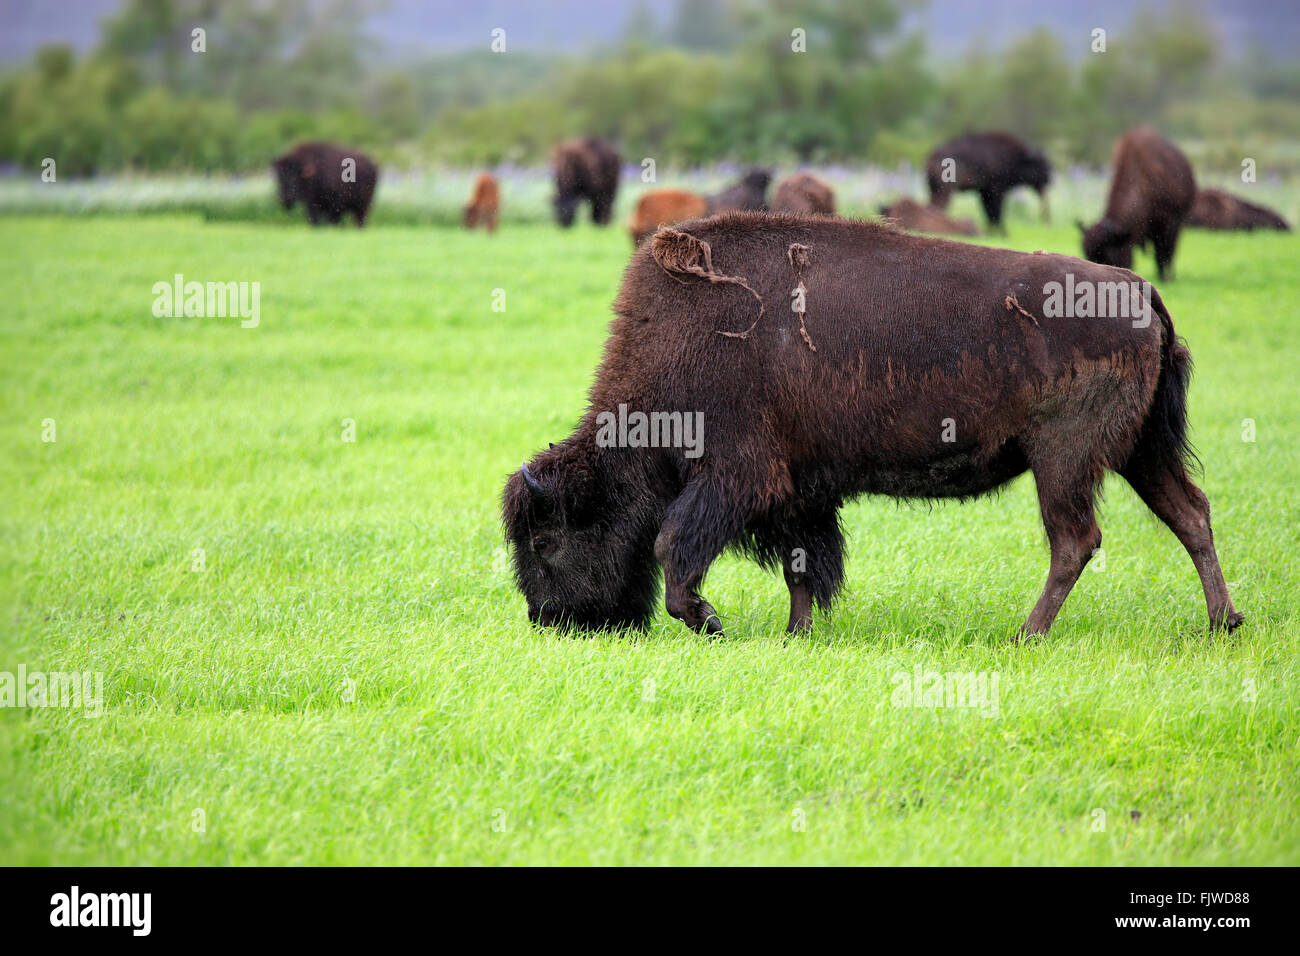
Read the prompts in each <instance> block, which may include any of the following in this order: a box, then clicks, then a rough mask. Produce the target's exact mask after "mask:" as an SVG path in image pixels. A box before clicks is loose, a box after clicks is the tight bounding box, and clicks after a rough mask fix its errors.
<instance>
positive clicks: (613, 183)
mask: <svg viewBox="0 0 1300 956" xmlns="http://www.w3.org/2000/svg"><path fill="white" fill-rule="evenodd" d="M618 164H619V157H618V151H617V150H615V149H614V147H613V146H611V145H610V144H609V143H607V142H605V141H604V140H603V139H597V138H596V137H594V136H588V137H585V138H584V139H575V140H570V141H569V142H567V143H561V144H560V145H559V146H557V147H555V155H554V157H553V165H554V166H555V218H556V221H557V222H559V224H560V225H561V226H563V227H564V228H566V229H567V228H568V227H569V226H572V225H573V220H574V217H575V216H576V215H577V212H578V206H579V205H580V204H581V203H582V202H583V201H584V200H589V201H590V202H591V221H592V222H594V223H595V224H596V225H598V226H608V225H609V220H610V217H611V216H612V215H613V214H614V197H615V196H616V195H618Z"/></svg>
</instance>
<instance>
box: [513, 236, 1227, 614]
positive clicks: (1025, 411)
mask: <svg viewBox="0 0 1300 956" xmlns="http://www.w3.org/2000/svg"><path fill="white" fill-rule="evenodd" d="M1094 287H1096V289H1097V290H1098V294H1097V295H1096V296H1095V297H1090V296H1084V295H1083V294H1082V293H1083V291H1087V290H1090V289H1093V288H1094ZM1103 287H1104V288H1105V289H1108V290H1110V292H1109V294H1107V295H1103V294H1101V292H1100V290H1101V289H1102V288H1103ZM1062 290H1068V298H1069V302H1068V303H1066V304H1067V305H1068V306H1069V307H1068V308H1062V298H1063V296H1062ZM1089 303H1091V304H1089ZM1076 305H1079V306H1081V308H1075V307H1074V306H1076ZM1118 306H1123V307H1122V308H1118ZM614 310H615V312H616V313H617V318H616V319H615V320H614V322H613V324H612V327H611V334H610V337H609V340H608V342H607V343H606V346H605V353H604V358H603V360H602V362H601V365H600V368H599V370H598V373H597V376H596V380H595V384H594V385H593V386H592V388H591V391H590V395H589V399H590V400H589V407H588V410H587V412H586V414H585V416H584V417H583V418H582V420H581V422H580V423H579V425H578V427H577V430H576V431H575V432H574V433H573V434H572V435H571V436H569V437H568V438H567V439H565V440H564V441H562V442H561V443H559V444H557V445H552V446H551V447H550V448H549V449H547V450H546V451H543V452H541V453H540V454H538V455H537V456H536V457H534V458H533V459H532V460H531V461H530V462H528V463H527V464H526V465H524V466H523V467H522V468H520V469H519V470H518V471H516V472H515V473H514V474H513V475H511V477H510V478H509V480H508V481H507V483H506V487H505V492H504V497H503V505H502V507H503V519H504V525H505V530H506V535H507V538H508V540H509V544H510V545H511V548H512V552H513V559H514V571H515V578H516V581H517V583H518V585H519V588H520V589H521V590H522V591H523V594H524V596H525V598H526V600H527V603H528V613H529V617H530V618H531V619H532V620H533V621H535V622H538V623H542V624H552V625H567V626H577V627H581V628H606V627H622V626H645V625H646V624H647V623H648V622H649V620H650V618H651V617H652V615H653V609H654V604H655V599H656V594H657V592H658V588H659V570H660V569H662V571H663V579H664V584H665V592H666V593H665V603H666V605H667V608H668V612H669V613H670V614H671V615H672V616H673V617H676V618H678V619H679V620H681V621H683V622H685V623H686V624H687V625H689V626H690V627H692V628H695V629H696V630H701V631H710V632H714V631H719V630H720V629H721V620H720V617H719V615H718V613H717V612H716V611H715V610H714V609H713V607H712V606H711V605H710V604H709V603H708V602H707V601H706V600H705V599H704V598H703V597H701V595H700V593H699V588H700V585H701V582H702V581H703V579H704V575H705V572H707V570H708V568H709V565H710V564H711V563H712V562H713V560H714V559H715V558H716V557H718V555H719V554H720V553H721V552H722V551H723V550H724V549H726V548H728V547H737V548H739V549H741V550H742V551H744V552H746V553H747V554H749V555H751V556H752V557H754V558H755V559H756V560H758V561H759V562H760V563H762V564H763V565H765V566H767V567H769V568H773V569H775V568H776V567H780V568H781V569H782V570H783V572H784V576H785V581H786V584H787V585H788V587H789V591H790V618H789V628H790V629H791V630H800V629H805V628H808V627H810V626H811V623H812V607H813V605H817V606H819V607H821V608H823V609H826V608H829V606H830V605H831V602H832V600H833V599H834V598H835V595H836V593H837V592H838V591H839V589H840V586H841V583H842V581H843V578H844V539H843V536H842V534H841V531H840V525H839V518H838V512H839V508H840V506H841V505H842V504H843V503H844V502H845V501H847V500H849V499H851V498H853V497H855V496H857V495H860V494H883V495H890V496H893V497H895V498H917V499H926V500H931V501H933V500H935V499H943V498H957V499H966V498H971V497H974V496H977V495H982V494H985V493H988V492H991V491H993V490H994V489H996V488H998V487H1000V486H1002V485H1004V484H1006V483H1007V482H1009V481H1010V480H1011V479H1013V478H1015V477H1016V476H1017V475H1020V474H1022V473H1023V472H1025V471H1031V472H1032V473H1033V477H1034V481H1035V484H1036V487H1037V490H1038V500H1039V505H1040V511H1041V515H1042V520H1043V524H1044V526H1045V528H1046V531H1047V539H1048V543H1049V545H1050V550H1051V564H1050V570H1049V572H1048V577H1047V583H1046V585H1045V587H1044V588H1043V592H1042V596H1041V597H1040V598H1039V600H1038V603H1037V604H1036V605H1035V607H1034V608H1033V610H1032V612H1031V613H1030V614H1029V617H1028V620H1027V621H1026V622H1025V624H1024V626H1023V628H1022V633H1045V632H1046V631H1047V630H1048V628H1049V627H1050V626H1051V624H1052V622H1053V620H1054V619H1055V618H1056V615H1057V612H1058V611H1059V610H1060V608H1061V605H1062V603H1063V602H1064V601H1065V598H1066V595H1067V594H1068V593H1069V591H1070V589H1071V588H1072V587H1073V585H1074V583H1075V581H1076V580H1077V579H1078V577H1079V574H1080V572H1081V571H1082V570H1083V567H1084V565H1085V564H1087V562H1088V560H1089V558H1090V557H1091V556H1092V555H1093V553H1094V552H1095V551H1096V549H1097V548H1098V547H1099V546H1100V544H1101V531H1100V530H1099V529H1098V526H1097V520H1096V516H1095V514H1094V499H1095V496H1096V492H1097V489H1098V486H1099V485H1100V483H1101V481H1102V478H1103V476H1104V474H1105V472H1106V471H1107V470H1110V471H1117V472H1118V473H1119V474H1121V475H1122V476H1123V477H1124V478H1125V479H1127V480H1128V482H1129V483H1130V484H1131V485H1132V486H1133V488H1134V489H1135V490H1136V492H1137V493H1138V495H1139V496H1141V498H1142V500H1143V501H1144V502H1145V503H1146V504H1147V506H1148V507H1149V508H1150V509H1151V510H1152V511H1153V512H1155V514H1156V515H1158V516H1159V517H1160V518H1161V519H1162V520H1163V521H1164V522H1165V524H1167V525H1168V526H1169V527H1170V529H1172V531H1173V532H1174V534H1175V535H1177V537H1178V539H1179V541H1181V542H1182V544H1183V546H1184V547H1185V548H1186V549H1187V551H1188V552H1189V553H1190V555H1191V557H1192V561H1193V563H1194V564H1195V566H1196V570H1197V571H1198V572H1199V574H1200V577H1201V583H1202V585H1203V586H1204V589H1205V596H1206V600H1207V604H1208V609H1209V615H1210V621H1211V623H1212V624H1213V625H1215V626H1224V627H1229V628H1231V627H1235V626H1236V625H1237V624H1239V623H1240V622H1241V615H1240V614H1238V613H1237V612H1236V610H1235V609H1234V608H1233V606H1232V601H1231V599H1230V598H1229V596H1228V590H1227V586H1226V585H1225V583H1224V579H1223V574H1222V572H1221V571H1220V568H1219V561H1218V557H1217V555H1216V553H1215V548H1214V538H1213V535H1212V533H1211V530H1210V509H1209V504H1208V502H1207V501H1206V498H1205V495H1204V494H1202V493H1201V491H1200V489H1199V488H1197V487H1196V485H1194V484H1193V483H1192V481H1191V479H1190V478H1189V476H1188V461H1189V460H1190V458H1191V452H1190V449H1189V447H1188V444H1187V438H1186V413H1185V401H1186V392H1187V384H1188V377H1189V375H1190V371H1191V360H1190V356H1189V355H1188V352H1187V349H1186V348H1185V346H1184V345H1183V343H1182V341H1181V340H1180V339H1179V338H1178V337H1177V336H1176V335H1175V334H1174V327H1173V321H1172V320H1171V318H1170V316H1169V313H1168V312H1167V311H1166V309H1165V307H1164V304H1163V303H1162V302H1161V299H1160V296H1159V294H1158V293H1157V292H1156V291H1155V290H1154V289H1152V288H1151V287H1150V286H1149V285H1146V284H1144V283H1142V281H1141V280H1140V279H1139V278H1138V277H1137V276H1136V275H1134V274H1133V273H1132V272H1130V271H1128V270H1125V269H1119V268H1115V267H1111V266H1102V265H1096V264H1092V263H1088V262H1084V261H1082V260H1080V259H1075V258H1072V257H1069V256H1063V255H1049V254H1042V253H1034V254H1028V253H1020V252H1012V251H1009V250H1004V249H992V248H986V247H981V246H973V245H965V244H961V243H957V242H950V241H945V240H941V239H931V238H922V237H918V236H910V235H907V234H905V233H902V232H899V231H897V230H895V229H892V228H890V227H887V226H882V225H878V224H873V223H865V222H854V221H849V220H835V219H815V218H806V217H793V216H783V215H776V214H763V213H731V214H727V215H722V216H718V217H715V218H712V219H708V220H696V221H692V222H688V223H684V224H682V225H681V226H679V227H678V228H676V229H674V228H664V229H661V230H659V232H657V233H656V234H655V235H654V237H653V238H652V239H651V240H650V241H648V242H645V243H643V244H642V245H641V246H640V247H639V248H638V250H637V252H636V254H635V255H634V256H633V258H632V261H631V263H630V264H629V266H628V268H627V272H626V275H625V277H624V280H623V285H622V289H621V291H620V293H619V295H618V298H617V300H616V302H615V304H614ZM1112 312H1118V313H1120V314H1116V315H1111V314H1109V313H1112ZM1089 313H1104V314H1089ZM615 410H617V412H618V418H619V422H620V426H619V430H618V431H619V434H618V435H617V436H616V437H617V440H613V438H614V437H615V436H613V435H612V431H613V430H612V429H611V428H610V427H609V423H610V422H611V421H612V419H611V416H612V415H613V413H614V412H615ZM629 410H630V411H629ZM633 413H640V414H641V415H642V418H641V419H639V420H638V424H640V423H643V422H645V421H650V422H653V421H654V420H655V418H654V416H655V415H656V414H659V415H660V416H661V417H660V419H659V421H660V422H661V423H663V422H669V423H671V422H672V421H673V420H674V419H672V418H671V415H672V414H673V413H679V414H680V416H681V418H682V419H683V420H685V419H686V416H697V417H698V421H699V422H700V423H701V424H702V426H703V430H702V432H701V433H700V434H699V436H697V437H699V438H700V439H701V441H700V442H699V445H698V447H697V448H696V449H695V455H694V456H692V455H691V454H688V452H689V451H690V449H685V448H682V447H677V445H678V444H680V443H677V442H674V441H673V434H672V429H671V428H669V427H666V426H665V427H663V428H659V429H656V428H655V427H653V426H651V427H650V428H649V432H650V434H649V436H647V434H646V430H645V429H642V430H641V431H640V433H639V434H637V435H635V436H634V435H633V434H632V432H633V427H632V426H631V425H629V426H628V427H627V429H626V431H627V432H628V434H627V435H624V434H623V433H622V432H623V431H624V428H623V423H624V422H625V421H628V422H630V421H631V420H632V417H633ZM664 416H667V417H664ZM691 420H695V419H691ZM634 438H635V439H636V440H633V439H634Z"/></svg>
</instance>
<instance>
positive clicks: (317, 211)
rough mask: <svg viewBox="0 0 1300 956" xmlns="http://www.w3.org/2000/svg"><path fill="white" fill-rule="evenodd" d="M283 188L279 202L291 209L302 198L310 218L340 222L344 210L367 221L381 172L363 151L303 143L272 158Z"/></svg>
mask: <svg viewBox="0 0 1300 956" xmlns="http://www.w3.org/2000/svg"><path fill="white" fill-rule="evenodd" d="M271 168H272V169H273V170H274V171H275V176H276V181H277V182H278V183H279V187H280V202H281V204H282V205H283V206H284V208H285V209H292V208H293V207H294V205H295V204H296V203H297V202H299V201H300V200H301V201H302V202H303V204H304V205H306V207H307V221H308V222H310V223H311V224H312V225H313V226H319V225H320V224H321V223H322V222H329V223H332V224H337V223H339V222H342V220H343V216H344V214H345V213H349V212H350V213H352V215H353V216H354V217H356V221H357V225H358V226H364V225H365V224H366V215H367V213H369V211H370V202H371V200H372V199H373V198H374V195H375V183H376V182H377V181H378V179H379V171H378V169H377V168H376V167H375V164H374V163H373V162H371V160H370V157H368V156H366V155H365V154H364V153H362V152H361V151H360V150H355V149H345V148H344V147H342V146H335V145H333V144H332V143H301V144H299V145H297V146H295V147H294V148H293V149H291V150H290V151H289V152H287V153H285V154H284V155H283V156H279V157H276V159H274V160H272V162H271Z"/></svg>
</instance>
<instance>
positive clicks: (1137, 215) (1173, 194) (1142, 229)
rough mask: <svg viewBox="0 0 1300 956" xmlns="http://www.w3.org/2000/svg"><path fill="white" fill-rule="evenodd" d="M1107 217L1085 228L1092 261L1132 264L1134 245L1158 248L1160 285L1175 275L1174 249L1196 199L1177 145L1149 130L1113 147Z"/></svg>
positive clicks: (1131, 134)
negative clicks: (1149, 245) (1173, 267)
mask: <svg viewBox="0 0 1300 956" xmlns="http://www.w3.org/2000/svg"><path fill="white" fill-rule="evenodd" d="M1112 165H1113V166H1114V171H1113V173H1112V178H1111V182H1110V196H1109V198H1108V199H1107V200H1106V214H1105V215H1104V216H1103V217H1102V218H1101V219H1100V220H1098V221H1097V222H1096V223H1094V224H1093V225H1092V226H1084V225H1083V223H1080V224H1079V228H1080V229H1081V230H1083V254H1084V256H1085V257H1086V258H1088V259H1090V260H1092V261H1093V262H1100V263H1103V264H1105V265H1112V266H1121V267H1123V268H1125V269H1128V268H1131V267H1132V265H1133V247H1134V246H1135V245H1136V246H1141V247H1143V248H1145V246H1146V243H1147V241H1148V240H1150V242H1151V244H1152V246H1154V247H1155V254H1156V272H1157V274H1158V275H1159V277H1160V279H1161V281H1163V280H1164V279H1166V278H1169V277H1172V275H1173V269H1172V266H1173V261H1174V249H1175V248H1176V247H1177V246H1178V232H1179V230H1180V229H1182V226H1183V220H1185V219H1186V218H1187V214H1188V213H1189V212H1191V209H1192V202H1193V201H1194V200H1195V198H1196V179H1195V177H1194V176H1193V175H1192V165H1191V163H1189V162H1188V161H1187V157H1186V156H1184V155H1183V154H1182V153H1181V152H1180V151H1179V149H1178V147H1177V146H1175V145H1174V144H1173V143H1171V142H1169V141H1168V140H1166V139H1162V138H1161V137H1160V135H1159V134H1157V133H1156V132H1155V131H1154V130H1151V129H1148V128H1146V127H1145V126H1142V127H1138V128H1137V129H1134V130H1131V131H1129V132H1128V133H1125V134H1124V136H1123V138H1121V139H1120V141H1119V143H1118V144H1116V146H1115V158H1114V160H1113V162H1112Z"/></svg>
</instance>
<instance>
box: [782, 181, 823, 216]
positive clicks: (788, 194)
mask: <svg viewBox="0 0 1300 956" xmlns="http://www.w3.org/2000/svg"><path fill="white" fill-rule="evenodd" d="M772 211H773V212H788V213H790V214H792V215H796V216H811V215H815V214H818V213H821V214H825V215H829V216H833V215H835V190H833V189H831V187H830V184H829V183H828V182H826V180H824V179H822V178H820V177H818V176H814V175H813V174H812V173H795V174H794V175H793V176H789V177H787V178H785V179H783V180H781V182H780V183H778V184H777V187H776V195H775V196H774V197H773V199H772Z"/></svg>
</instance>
